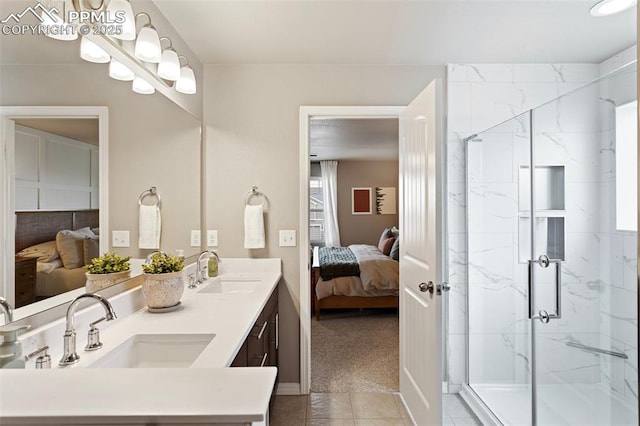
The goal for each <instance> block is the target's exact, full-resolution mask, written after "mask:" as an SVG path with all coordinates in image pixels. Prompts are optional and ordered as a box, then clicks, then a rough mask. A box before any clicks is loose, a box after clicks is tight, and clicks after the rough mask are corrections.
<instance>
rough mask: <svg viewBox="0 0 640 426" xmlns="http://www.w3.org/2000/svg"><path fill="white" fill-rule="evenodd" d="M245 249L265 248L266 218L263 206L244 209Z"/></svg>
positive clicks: (248, 206)
mask: <svg viewBox="0 0 640 426" xmlns="http://www.w3.org/2000/svg"><path fill="white" fill-rule="evenodd" d="M244 248H248V249H257V248H264V217H263V210H262V205H258V206H250V205H247V206H246V207H245V208H244Z"/></svg>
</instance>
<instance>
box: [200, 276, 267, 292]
mask: <svg viewBox="0 0 640 426" xmlns="http://www.w3.org/2000/svg"><path fill="white" fill-rule="evenodd" d="M258 283H260V281H259V280H230V279H224V280H217V281H214V282H212V283H210V284H207V285H206V287H204V288H202V290H200V291H198V293H253V292H254V291H255V289H256V288H257V287H258Z"/></svg>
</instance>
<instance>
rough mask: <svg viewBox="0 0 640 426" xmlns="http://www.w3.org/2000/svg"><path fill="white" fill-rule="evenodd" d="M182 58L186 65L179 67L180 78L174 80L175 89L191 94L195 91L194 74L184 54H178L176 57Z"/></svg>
mask: <svg viewBox="0 0 640 426" xmlns="http://www.w3.org/2000/svg"><path fill="white" fill-rule="evenodd" d="M180 58H184V60H185V62H186V65H184V66H183V67H182V68H180V78H179V79H178V81H176V90H177V91H178V92H180V93H184V94H185V95H193V94H194V93H196V90H197V89H196V76H195V74H194V73H193V69H192V68H191V67H190V66H189V61H188V60H187V58H185V57H184V56H180V57H179V58H178V59H180Z"/></svg>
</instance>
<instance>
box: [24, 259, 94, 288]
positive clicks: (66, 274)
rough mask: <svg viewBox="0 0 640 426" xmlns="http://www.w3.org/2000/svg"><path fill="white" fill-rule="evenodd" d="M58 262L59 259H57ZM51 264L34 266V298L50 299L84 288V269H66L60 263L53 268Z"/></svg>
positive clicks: (53, 262)
mask: <svg viewBox="0 0 640 426" xmlns="http://www.w3.org/2000/svg"><path fill="white" fill-rule="evenodd" d="M57 260H58V261H59V259H57ZM55 262H56V261H55V260H54V261H52V262H38V263H37V264H36V271H37V272H36V296H38V297H50V296H56V295H58V294H60V293H66V292H67V291H70V290H74V289H76V288H79V287H84V285H85V283H86V275H85V272H86V271H85V269H84V268H82V267H80V268H73V269H67V268H65V267H63V266H62V262H60V263H59V265H58V266H57V267H55Z"/></svg>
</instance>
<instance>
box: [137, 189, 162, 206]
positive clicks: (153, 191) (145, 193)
mask: <svg viewBox="0 0 640 426" xmlns="http://www.w3.org/2000/svg"><path fill="white" fill-rule="evenodd" d="M145 197H156V198H157V199H158V201H157V202H156V203H155V204H151V205H152V206H158V207H160V202H161V201H162V199H161V198H160V193H159V192H158V190H157V189H156V187H155V186H152V187H151V188H149V189H147V190H146V191H143V192H142V194H140V197H139V198H138V204H140V205H141V206H142V205H143V204H142V200H143V199H144V198H145Z"/></svg>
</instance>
